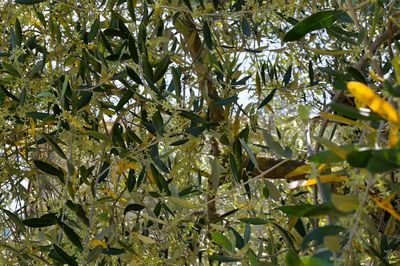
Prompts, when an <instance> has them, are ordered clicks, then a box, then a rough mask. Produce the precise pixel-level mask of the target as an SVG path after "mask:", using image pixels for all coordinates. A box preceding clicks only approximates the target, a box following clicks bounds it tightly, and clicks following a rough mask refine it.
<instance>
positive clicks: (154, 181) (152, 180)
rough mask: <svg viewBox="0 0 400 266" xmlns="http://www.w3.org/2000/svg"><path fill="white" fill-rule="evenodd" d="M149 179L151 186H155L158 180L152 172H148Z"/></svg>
mask: <svg viewBox="0 0 400 266" xmlns="http://www.w3.org/2000/svg"><path fill="white" fill-rule="evenodd" d="M147 177H148V178H149V181H150V183H151V184H153V185H154V184H155V183H156V179H155V178H154V175H153V173H152V172H151V171H147Z"/></svg>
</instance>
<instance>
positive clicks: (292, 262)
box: [285, 250, 304, 266]
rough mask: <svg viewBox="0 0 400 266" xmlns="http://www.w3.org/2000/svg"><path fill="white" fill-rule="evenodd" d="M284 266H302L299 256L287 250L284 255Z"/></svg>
mask: <svg viewBox="0 0 400 266" xmlns="http://www.w3.org/2000/svg"><path fill="white" fill-rule="evenodd" d="M285 266H304V265H303V263H302V262H301V260H300V258H299V256H298V255H297V253H296V252H294V251H293V250H289V252H288V253H286V255H285Z"/></svg>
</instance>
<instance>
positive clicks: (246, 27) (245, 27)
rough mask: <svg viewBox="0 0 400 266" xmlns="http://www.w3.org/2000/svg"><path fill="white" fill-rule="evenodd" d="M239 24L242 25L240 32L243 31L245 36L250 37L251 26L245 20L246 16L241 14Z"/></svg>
mask: <svg viewBox="0 0 400 266" xmlns="http://www.w3.org/2000/svg"><path fill="white" fill-rule="evenodd" d="M241 26H242V32H243V34H244V35H245V36H246V37H251V27H250V23H249V21H248V20H247V18H246V17H244V16H243V18H242V23H241Z"/></svg>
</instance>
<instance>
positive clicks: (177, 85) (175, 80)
mask: <svg viewBox="0 0 400 266" xmlns="http://www.w3.org/2000/svg"><path fill="white" fill-rule="evenodd" d="M172 84H173V86H174V89H175V93H176V96H177V97H178V98H180V96H181V93H182V85H181V74H180V72H179V71H178V68H176V67H173V68H172Z"/></svg>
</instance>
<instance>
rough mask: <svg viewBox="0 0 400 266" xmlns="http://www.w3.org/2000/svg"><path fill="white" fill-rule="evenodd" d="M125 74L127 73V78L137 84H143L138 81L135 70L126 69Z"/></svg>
mask: <svg viewBox="0 0 400 266" xmlns="http://www.w3.org/2000/svg"><path fill="white" fill-rule="evenodd" d="M126 72H127V73H128V76H129V77H130V78H131V79H132V80H133V81H134V82H136V83H137V84H143V82H142V80H141V79H140V77H139V75H138V74H136V72H135V70H133V68H130V67H128V66H127V67H126Z"/></svg>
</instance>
